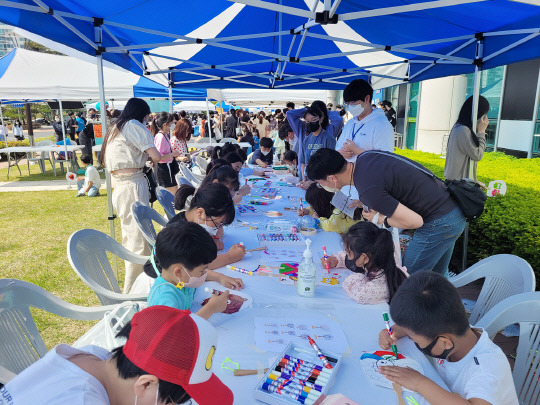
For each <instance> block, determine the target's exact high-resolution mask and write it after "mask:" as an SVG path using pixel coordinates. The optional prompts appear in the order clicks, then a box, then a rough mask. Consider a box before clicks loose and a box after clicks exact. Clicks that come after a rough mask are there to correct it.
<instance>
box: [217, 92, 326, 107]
mask: <svg viewBox="0 0 540 405" xmlns="http://www.w3.org/2000/svg"><path fill="white" fill-rule="evenodd" d="M326 95H327V91H326V90H276V89H222V90H218V89H208V98H210V99H213V100H223V101H225V102H226V103H227V104H232V105H236V106H243V107H259V108H261V106H264V108H271V109H273V108H279V107H284V106H285V104H287V103H288V102H289V101H291V102H293V103H295V104H296V105H297V106H298V107H300V106H303V105H304V104H305V103H309V104H311V103H312V102H313V101H315V100H322V101H324V102H325V103H326Z"/></svg>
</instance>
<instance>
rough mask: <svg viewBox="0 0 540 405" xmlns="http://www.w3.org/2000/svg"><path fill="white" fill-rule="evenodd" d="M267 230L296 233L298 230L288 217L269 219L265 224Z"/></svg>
mask: <svg viewBox="0 0 540 405" xmlns="http://www.w3.org/2000/svg"><path fill="white" fill-rule="evenodd" d="M265 228H266V230H267V231H268V232H272V233H275V232H282V233H296V231H297V230H298V229H297V227H296V224H295V223H293V222H292V221H289V220H288V219H276V220H273V221H270V222H268V223H267V224H266V226H265Z"/></svg>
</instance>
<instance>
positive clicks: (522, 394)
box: [475, 291, 540, 405]
mask: <svg viewBox="0 0 540 405" xmlns="http://www.w3.org/2000/svg"><path fill="white" fill-rule="evenodd" d="M515 323H518V324H519V327H520V330H519V344H518V347H517V354H516V361H515V363H514V372H513V377H514V385H515V387H516V392H517V394H518V399H519V402H520V404H526V405H536V404H538V403H540V379H539V378H538V376H539V375H540V291H535V292H527V293H523V294H517V295H513V296H511V297H509V298H506V299H505V300H503V301H501V302H499V303H498V304H497V305H495V306H494V307H493V308H492V309H491V310H490V311H489V312H488V313H487V314H486V315H485V316H484V317H482V319H480V320H479V321H478V323H477V324H476V325H475V326H477V327H479V328H484V329H485V330H486V332H487V333H488V335H489V336H490V338H493V337H494V336H495V335H496V334H497V332H498V331H500V330H502V329H504V328H505V327H507V326H508V325H513V324H515Z"/></svg>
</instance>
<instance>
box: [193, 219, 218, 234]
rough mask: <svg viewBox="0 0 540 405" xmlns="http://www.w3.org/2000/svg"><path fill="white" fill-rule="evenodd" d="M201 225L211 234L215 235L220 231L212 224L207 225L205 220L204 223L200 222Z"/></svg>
mask: <svg viewBox="0 0 540 405" xmlns="http://www.w3.org/2000/svg"><path fill="white" fill-rule="evenodd" d="M197 223H198V222H197ZM199 225H200V226H202V227H203V228H204V230H205V231H206V232H208V233H209V234H210V235H211V236H214V235H215V234H216V233H217V231H218V229H217V228H213V227H211V226H208V225H206V224H205V223H204V221H203V223H202V224H199Z"/></svg>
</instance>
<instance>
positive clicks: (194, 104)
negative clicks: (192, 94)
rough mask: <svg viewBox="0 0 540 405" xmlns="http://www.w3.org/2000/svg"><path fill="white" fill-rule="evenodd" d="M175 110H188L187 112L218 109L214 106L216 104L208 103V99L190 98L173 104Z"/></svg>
mask: <svg viewBox="0 0 540 405" xmlns="http://www.w3.org/2000/svg"><path fill="white" fill-rule="evenodd" d="M173 110H174V112H179V111H182V110H183V111H187V112H191V111H206V110H209V111H216V107H215V106H214V104H212V103H210V102H208V103H206V101H189V100H186V101H182V102H180V103H178V104H175V105H174V106H173Z"/></svg>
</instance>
